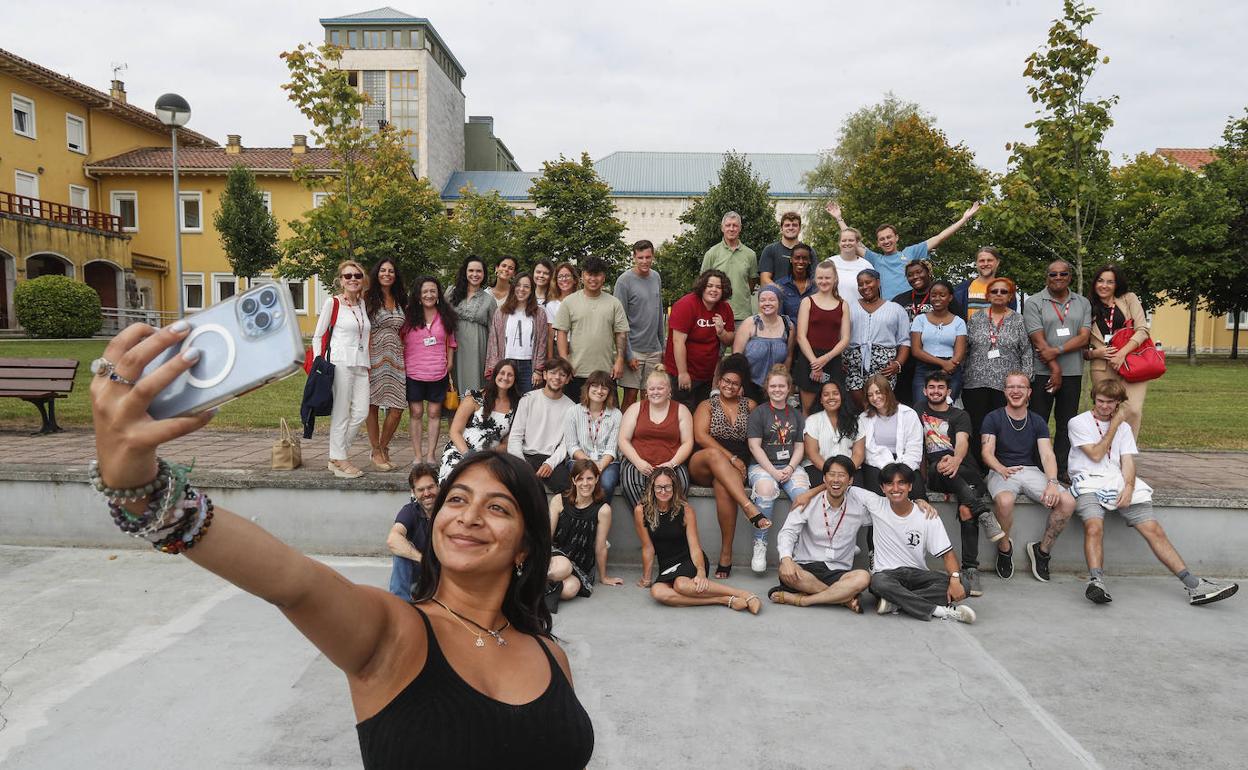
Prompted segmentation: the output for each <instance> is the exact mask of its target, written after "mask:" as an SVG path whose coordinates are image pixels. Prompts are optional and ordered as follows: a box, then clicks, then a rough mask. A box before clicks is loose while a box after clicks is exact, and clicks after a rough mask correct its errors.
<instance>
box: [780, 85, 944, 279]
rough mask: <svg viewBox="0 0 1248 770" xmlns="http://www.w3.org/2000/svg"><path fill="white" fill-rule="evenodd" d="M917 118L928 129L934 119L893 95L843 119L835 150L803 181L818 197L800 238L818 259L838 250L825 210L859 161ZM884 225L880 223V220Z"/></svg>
mask: <svg viewBox="0 0 1248 770" xmlns="http://www.w3.org/2000/svg"><path fill="white" fill-rule="evenodd" d="M913 116H917V117H919V118H921V119H922V120H923V121H925V122H926V123H928V124H929V125H933V124H935V122H936V119H935V118H934V117H932V116H931V115H929V114H928V113H926V112H924V111H923V110H922V108H920V107H919V105H918V104H917V103H916V102H908V101H904V100H902V99H898V98H897V97H896V96H895V95H894V94H893V92H892V91H889V92H887V93H885V94H884V99H883V100H882V101H880V102H879V103H877V104H872V105H870V106H867V107H863V108H861V109H859V110H857V111H856V112H854V113H853V114H852V115H850V116H849V117H847V118H845V120H844V122H843V123H841V129H840V132H839V133H838V134H837V137H836V147H834V148H833V149H832V150H831V152H828V153H825V154H824V155H823V156H822V157H821V158H820V159H819V165H817V166H816V167H815V168H814V169H813V170H812V171H810V172H808V173H807V174H806V177H805V179H804V180H803V181H804V182H805V184H806V189H807V190H809V191H810V192H812V193H815V194H816V195H818V196H819V198H818V200H816V201H815V202H814V204H813V205H812V206H811V209H810V216H809V221H808V222H805V223H803V224H804V225H805V226H804V228H803V237H804V238H805V239H806V241H807V242H808V243H809V244H810V245H811V246H813V247H814V249H815V251H816V253H818V254H819V256H820V257H828V256H831V255H833V254H836V253H837V252H838V251H839V250H840V246H839V236H840V230H839V228H838V227H837V224H836V221H835V220H834V219H832V217H831V216H829V215H828V213H827V211H825V209H824V207H825V206H827V204H828V203H829V202H831V201H835V200H837V199H838V198H840V196H841V194H842V192H843V191H844V189H845V181H846V180H847V179H848V178H849V175H850V172H851V171H853V170H854V167H855V166H856V165H857V164H858V159H859V158H861V157H862V156H863V155H866V154H867V153H868V152H870V151H871V150H872V149H874V148H875V144H876V142H877V141H879V138H880V134H881V133H883V132H884V131H885V130H886V129H890V128H892V127H893V126H895V125H897V124H898V123H900V122H901V121H902V120H905V119H906V118H909V117H913ZM881 221H883V220H881Z"/></svg>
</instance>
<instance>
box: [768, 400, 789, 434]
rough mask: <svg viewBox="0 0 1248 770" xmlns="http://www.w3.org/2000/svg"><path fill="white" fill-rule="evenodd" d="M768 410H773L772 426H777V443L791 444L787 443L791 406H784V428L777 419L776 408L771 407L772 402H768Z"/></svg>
mask: <svg viewBox="0 0 1248 770" xmlns="http://www.w3.org/2000/svg"><path fill="white" fill-rule="evenodd" d="M767 408H768V409H770V410H771V424H772V425H773V426H775V428H776V443H777V444H787V443H789V442H788V441H785V439H786V438H788V436H789V424H790V423H789V405H788V404H785V405H784V412H783V414H784V425H783V426H781V425H780V421H779V420H777V419H776V408H775V407H774V406H772V405H771V401H770V400H769V401H768V402H767Z"/></svg>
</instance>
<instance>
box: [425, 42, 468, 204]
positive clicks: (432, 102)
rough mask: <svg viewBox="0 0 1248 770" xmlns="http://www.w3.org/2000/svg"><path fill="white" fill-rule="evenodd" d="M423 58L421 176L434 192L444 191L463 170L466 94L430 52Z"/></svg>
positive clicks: (426, 52)
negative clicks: (449, 182)
mask: <svg viewBox="0 0 1248 770" xmlns="http://www.w3.org/2000/svg"><path fill="white" fill-rule="evenodd" d="M420 53H421V54H422V55H423V56H424V64H423V65H422V67H421V77H422V78H424V82H423V84H422V87H421V89H420V99H421V104H420V113H421V115H422V117H423V119H422V120H421V126H422V131H421V136H420V150H421V152H420V173H421V176H425V177H428V178H429V183H430V184H432V185H433V189H434V190H441V189H442V188H443V187H444V186H445V185H446V180H448V179H450V178H451V174H452V173H454V172H455V171H458V170H460V169H462V168H463V167H464V121H465V111H464V94H463V93H462V92H461V91H460V90H459V89H458V88H456V86H455V84H454V83H452V82H451V79H450V78H448V77H447V76H446V73H445V72H443V71H442V68H441V67H439V66H438V65H437V62H435V61H434V60H433V57H432V56H430V55H429V52H428V51H421V52H420Z"/></svg>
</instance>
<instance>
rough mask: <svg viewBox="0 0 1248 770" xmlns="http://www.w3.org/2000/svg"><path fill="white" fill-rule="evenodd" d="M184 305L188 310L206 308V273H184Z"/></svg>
mask: <svg viewBox="0 0 1248 770" xmlns="http://www.w3.org/2000/svg"><path fill="white" fill-rule="evenodd" d="M182 306H183V307H185V308H186V309H187V310H188V311H193V310H203V309H204V274H203V273H183V274H182Z"/></svg>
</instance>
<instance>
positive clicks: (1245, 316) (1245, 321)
mask: <svg viewBox="0 0 1248 770" xmlns="http://www.w3.org/2000/svg"><path fill="white" fill-rule="evenodd" d="M1226 328H1228V329H1232V330H1233V329H1234V328H1235V314H1234V313H1227V314H1226ZM1239 330H1240V331H1241V332H1243V331H1248V310H1244V311H1242V312H1240V314H1239Z"/></svg>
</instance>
